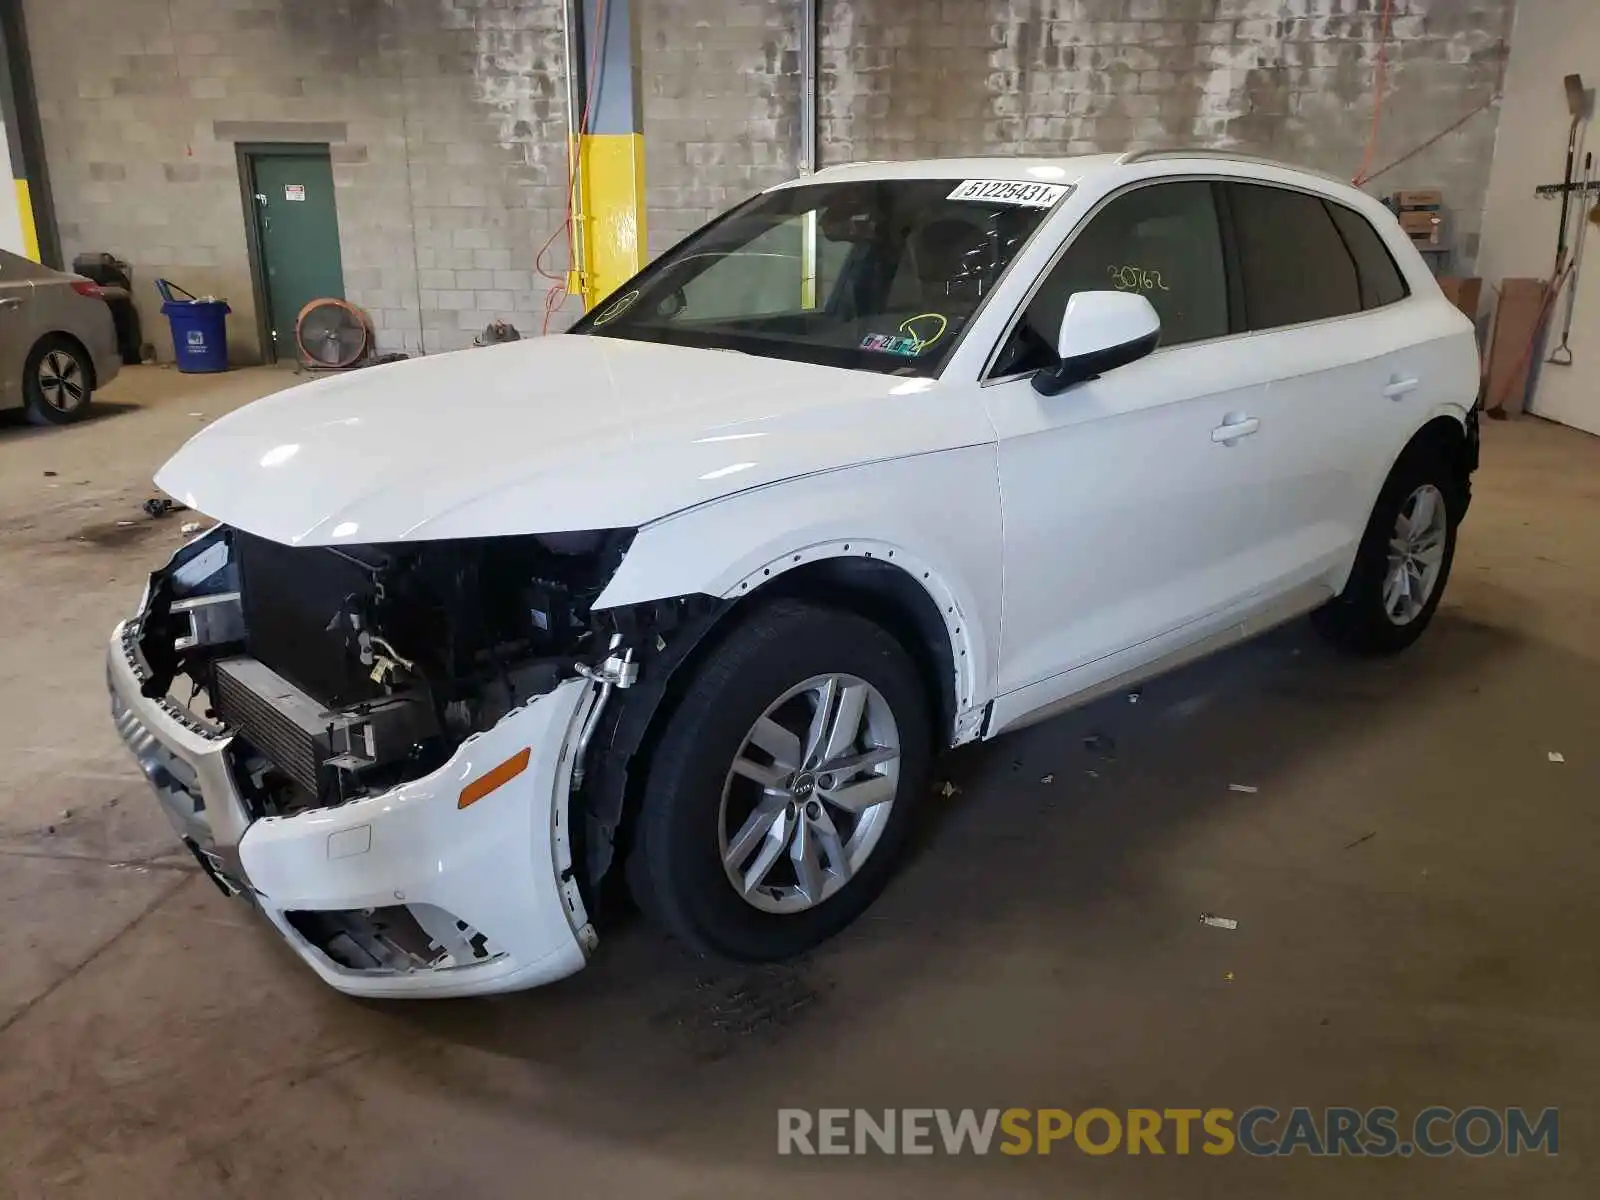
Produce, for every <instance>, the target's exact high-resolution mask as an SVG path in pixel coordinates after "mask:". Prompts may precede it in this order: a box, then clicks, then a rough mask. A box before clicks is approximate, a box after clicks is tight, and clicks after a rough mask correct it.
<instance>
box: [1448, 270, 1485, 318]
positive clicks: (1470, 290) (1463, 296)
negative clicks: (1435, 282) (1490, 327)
mask: <svg viewBox="0 0 1600 1200" xmlns="http://www.w3.org/2000/svg"><path fill="white" fill-rule="evenodd" d="M1439 287H1440V289H1441V290H1442V291H1443V292H1444V294H1445V298H1446V299H1447V300H1449V301H1450V303H1451V304H1454V305H1455V306H1456V307H1457V308H1459V309H1460V310H1461V311H1462V312H1464V313H1466V314H1467V316H1468V317H1469V318H1471V319H1472V320H1474V321H1476V320H1477V319H1478V302H1479V301H1480V300H1482V299H1483V280H1481V279H1479V278H1478V277H1477V276H1476V275H1473V276H1471V277H1470V278H1463V277H1461V276H1459V275H1441V276H1439Z"/></svg>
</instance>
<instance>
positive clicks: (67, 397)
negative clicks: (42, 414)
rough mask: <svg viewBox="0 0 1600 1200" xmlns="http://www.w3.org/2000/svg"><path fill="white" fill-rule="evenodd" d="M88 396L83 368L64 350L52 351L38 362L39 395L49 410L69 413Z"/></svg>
mask: <svg viewBox="0 0 1600 1200" xmlns="http://www.w3.org/2000/svg"><path fill="white" fill-rule="evenodd" d="M88 394H89V389H88V387H87V386H86V385H85V380H84V375H83V367H82V365H81V364H80V363H79V362H78V360H77V359H76V358H74V357H73V356H72V355H71V354H69V353H67V352H66V351H65V350H52V351H50V352H49V353H48V354H46V355H45V356H44V357H43V358H42V359H40V360H39V395H40V396H41V397H42V398H43V400H44V402H45V403H46V404H48V405H49V406H50V407H51V408H53V409H55V410H56V411H57V412H60V413H70V412H72V411H74V410H75V409H77V408H78V406H79V405H81V404H82V403H83V401H84V398H85V397H86V396H87V395H88Z"/></svg>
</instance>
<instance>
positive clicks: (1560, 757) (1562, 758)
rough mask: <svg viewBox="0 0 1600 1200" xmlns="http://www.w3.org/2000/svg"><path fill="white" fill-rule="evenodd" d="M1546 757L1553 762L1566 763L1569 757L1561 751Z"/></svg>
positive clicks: (1551, 752) (1553, 752)
mask: <svg viewBox="0 0 1600 1200" xmlns="http://www.w3.org/2000/svg"><path fill="white" fill-rule="evenodd" d="M1546 757H1547V758H1549V760H1550V761H1551V762H1566V761H1567V756H1566V755H1565V754H1563V753H1561V751H1559V750H1552V751H1550V753H1549V754H1548V755H1546Z"/></svg>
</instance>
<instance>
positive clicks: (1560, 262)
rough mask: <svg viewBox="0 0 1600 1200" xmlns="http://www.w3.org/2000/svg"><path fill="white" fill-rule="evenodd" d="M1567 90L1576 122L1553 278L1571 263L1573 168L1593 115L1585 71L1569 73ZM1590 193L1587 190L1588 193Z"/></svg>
mask: <svg viewBox="0 0 1600 1200" xmlns="http://www.w3.org/2000/svg"><path fill="white" fill-rule="evenodd" d="M1561 85H1562V87H1564V88H1565V89H1566V93H1567V112H1569V113H1570V114H1572V124H1571V125H1570V126H1569V127H1568V129H1567V170H1566V174H1565V175H1563V176H1562V179H1561V226H1560V228H1559V229H1558V230H1557V231H1556V265H1555V269H1554V270H1552V271H1551V272H1550V278H1551V279H1559V278H1560V277H1561V270H1562V268H1563V267H1565V266H1566V265H1567V221H1568V219H1569V218H1570V217H1571V216H1572V172H1573V169H1574V168H1575V167H1576V166H1577V159H1578V130H1579V128H1580V127H1581V126H1582V125H1583V122H1584V119H1585V118H1586V117H1587V116H1588V115H1589V93H1588V92H1587V91H1585V90H1584V87H1583V76H1582V75H1576V74H1574V75H1568V76H1567V77H1566V78H1564V79H1563V80H1562V81H1561ZM1585 194H1587V193H1585Z"/></svg>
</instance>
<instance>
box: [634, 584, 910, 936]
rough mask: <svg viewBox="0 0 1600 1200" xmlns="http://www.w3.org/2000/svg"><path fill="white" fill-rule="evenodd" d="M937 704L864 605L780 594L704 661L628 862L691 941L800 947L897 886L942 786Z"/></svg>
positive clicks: (672, 727) (671, 723)
mask: <svg viewBox="0 0 1600 1200" xmlns="http://www.w3.org/2000/svg"><path fill="white" fill-rule="evenodd" d="M928 707H929V706H928V703H927V697H926V696H925V694H924V692H923V688H922V685H921V683H920V680H919V678H918V674H917V670H916V667H915V665H914V664H913V663H912V661H911V659H910V657H909V656H908V655H907V653H906V651H905V649H904V648H903V647H902V646H901V645H900V643H899V642H898V641H896V640H895V639H894V638H893V637H892V636H890V635H889V634H888V633H887V632H885V631H884V630H883V629H881V628H880V627H879V626H877V625H875V624H873V623H872V622H870V621H868V620H866V619H865V618H862V617H859V616H856V615H855V614H853V613H848V612H842V611H837V610H833V609H827V608H820V607H815V606H812V605H806V604H799V603H794V602H790V601H780V602H777V603H774V604H771V605H769V606H767V607H766V608H763V609H760V610H758V611H757V612H756V613H755V614H753V615H752V616H751V617H750V618H749V619H748V620H747V621H746V622H744V623H743V624H742V625H740V626H739V627H738V628H737V629H735V630H734V631H733V632H732V634H730V635H729V637H728V638H727V639H726V640H725V641H724V642H722V643H721V644H720V645H719V646H718V647H717V648H716V649H715V650H714V651H713V652H712V654H711V656H710V657H709V658H708V659H707V661H706V662H705V663H704V664H702V666H701V667H700V669H699V670H698V672H697V673H696V675H695V677H694V679H693V681H692V682H691V684H690V687H689V689H688V692H687V694H685V695H684V697H683V699H682V700H681V702H680V703H679V705H678V707H677V709H676V710H675V711H674V712H673V714H672V716H671V717H670V718H669V720H668V723H667V727H666V730H665V732H664V734H663V736H662V740H661V742H660V744H659V746H658V748H657V750H656V753H655V755H654V756H653V759H652V763H651V767H650V771H649V776H648V779H647V782H646V785H645V795H644V801H643V809H642V811H641V813H640V815H639V821H638V825H637V827H636V836H635V838H634V846H633V849H632V851H631V853H630V857H629V862H628V877H629V883H630V885H631V888H632V890H633V892H634V895H635V897H636V899H637V900H638V901H639V904H640V907H641V908H643V909H644V910H645V912H646V913H647V914H648V915H649V916H651V917H652V918H653V919H655V920H656V921H657V922H658V923H659V924H661V925H662V926H663V927H665V929H666V930H667V931H668V932H669V933H671V934H673V935H674V936H676V937H677V938H678V939H679V940H681V941H683V942H685V943H686V944H688V945H689V946H690V947H692V948H694V949H696V950H699V951H702V952H712V953H718V954H723V955H727V956H729V957H733V958H741V959H748V960H757V961H760V960H771V959H780V958H787V957H790V956H792V955H795V954H798V953H800V952H802V951H804V950H807V949H809V948H811V947H812V946H815V945H816V944H818V943H819V942H821V941H823V940H825V939H826V938H828V937H831V936H832V935H833V934H834V933H837V932H838V931H839V930H840V929H842V928H844V926H846V925H847V924H849V923H850V922H851V921H853V920H854V919H855V918H856V917H857V916H859V915H860V914H861V912H862V911H863V910H864V909H865V908H866V907H867V906H868V905H869V904H870V903H871V902H872V901H873V899H874V898H875V897H876V896H877V894H878V893H879V892H880V891H881V890H882V888H883V886H884V884H885V883H886V882H887V881H888V878H889V875H890V873H891V872H892V870H893V868H894V865H895V860H896V859H897V858H898V857H899V853H900V850H901V848H902V845H903V843H904V841H905V835H906V833H907V830H908V829H909V822H910V820H911V816H912V814H911V809H912V807H913V805H914V803H915V801H916V799H917V798H918V797H919V796H920V795H921V793H922V792H923V791H924V790H925V785H926V774H927V767H928V761H929V757H930V744H929V742H930V722H929V717H928Z"/></svg>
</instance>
